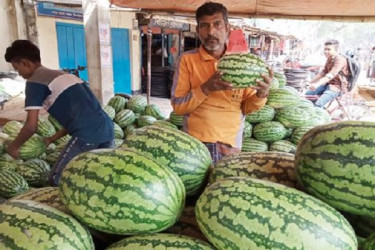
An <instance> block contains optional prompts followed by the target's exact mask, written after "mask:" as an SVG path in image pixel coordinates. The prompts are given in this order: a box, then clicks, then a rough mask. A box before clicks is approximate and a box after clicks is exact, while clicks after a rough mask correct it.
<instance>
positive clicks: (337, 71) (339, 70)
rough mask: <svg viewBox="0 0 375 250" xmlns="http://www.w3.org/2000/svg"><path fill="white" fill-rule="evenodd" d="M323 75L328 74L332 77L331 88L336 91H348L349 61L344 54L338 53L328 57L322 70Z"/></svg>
mask: <svg viewBox="0 0 375 250" xmlns="http://www.w3.org/2000/svg"><path fill="white" fill-rule="evenodd" d="M320 74H321V75H322V76H327V77H329V78H331V80H330V81H329V82H328V84H330V89H331V90H333V91H336V92H343V93H345V92H347V90H348V79H347V77H348V76H349V75H350V72H349V69H348V62H347V61H346V58H345V57H344V56H342V55H336V56H334V57H331V58H328V59H327V62H326V65H325V66H324V69H323V71H322V72H320Z"/></svg>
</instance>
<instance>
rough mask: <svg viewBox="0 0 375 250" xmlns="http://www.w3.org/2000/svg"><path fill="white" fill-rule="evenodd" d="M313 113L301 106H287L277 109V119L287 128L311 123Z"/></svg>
mask: <svg viewBox="0 0 375 250" xmlns="http://www.w3.org/2000/svg"><path fill="white" fill-rule="evenodd" d="M310 119H311V113H310V112H308V110H306V109H304V108H301V107H292V106H290V107H285V108H281V109H279V110H277V112H276V116H275V120H276V121H279V122H281V123H282V124H283V125H284V126H285V127H287V128H297V127H301V126H307V125H309V124H310Z"/></svg>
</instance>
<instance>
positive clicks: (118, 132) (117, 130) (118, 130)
mask: <svg viewBox="0 0 375 250" xmlns="http://www.w3.org/2000/svg"><path fill="white" fill-rule="evenodd" d="M113 129H114V130H115V138H116V139H124V130H122V128H121V127H120V125H118V124H117V123H115V122H114V123H113Z"/></svg>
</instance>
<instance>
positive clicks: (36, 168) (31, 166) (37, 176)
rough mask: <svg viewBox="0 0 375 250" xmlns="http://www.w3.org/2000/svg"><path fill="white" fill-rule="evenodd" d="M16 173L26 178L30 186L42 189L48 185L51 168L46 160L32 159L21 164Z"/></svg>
mask: <svg viewBox="0 0 375 250" xmlns="http://www.w3.org/2000/svg"><path fill="white" fill-rule="evenodd" d="M16 172H17V173H19V174H20V175H21V176H22V177H23V178H25V180H26V181H27V183H29V185H31V186H34V187H40V186H44V185H46V184H47V179H48V174H49V172H50V166H49V164H48V163H47V162H46V161H44V160H41V159H31V160H27V161H25V162H23V163H19V164H18V166H17V168H16Z"/></svg>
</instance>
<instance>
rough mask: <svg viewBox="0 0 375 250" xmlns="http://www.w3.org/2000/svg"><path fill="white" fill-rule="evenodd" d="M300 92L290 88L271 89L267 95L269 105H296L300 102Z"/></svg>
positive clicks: (279, 106) (282, 106)
mask: <svg viewBox="0 0 375 250" xmlns="http://www.w3.org/2000/svg"><path fill="white" fill-rule="evenodd" d="M299 100H300V98H299V96H298V94H296V93H294V92H293V91H290V90H289V89H284V88H283V89H271V90H270V92H269V94H268V97H267V103H266V104H267V105H269V106H271V107H272V108H276V109H278V108H284V107H287V106H294V105H297V104H298V103H299Z"/></svg>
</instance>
